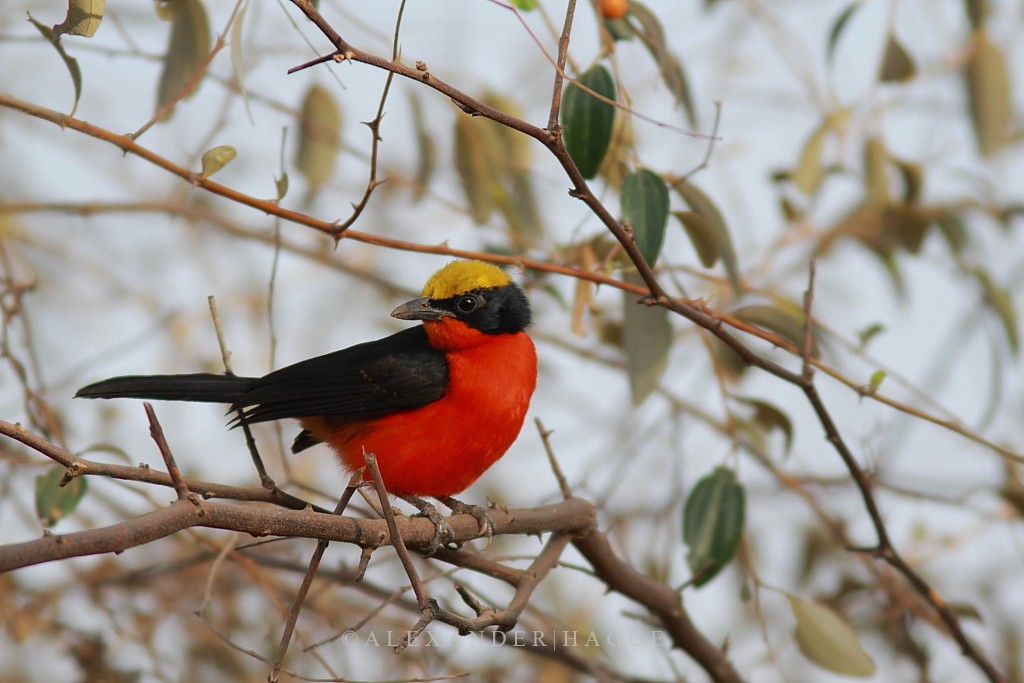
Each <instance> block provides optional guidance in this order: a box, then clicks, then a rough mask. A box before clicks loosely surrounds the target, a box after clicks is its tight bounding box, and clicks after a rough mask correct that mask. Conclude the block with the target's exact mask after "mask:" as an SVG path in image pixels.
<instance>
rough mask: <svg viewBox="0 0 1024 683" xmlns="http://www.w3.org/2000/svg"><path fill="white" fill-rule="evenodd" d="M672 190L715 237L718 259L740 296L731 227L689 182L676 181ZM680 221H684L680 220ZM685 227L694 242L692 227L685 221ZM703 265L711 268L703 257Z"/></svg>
mask: <svg viewBox="0 0 1024 683" xmlns="http://www.w3.org/2000/svg"><path fill="white" fill-rule="evenodd" d="M672 189H674V190H675V191H676V193H677V194H678V195H679V196H680V197H682V198H683V201H685V202H686V203H687V204H688V205H689V207H690V208H691V209H693V213H695V214H697V215H698V216H700V218H701V219H703V223H704V224H706V226H707V228H708V229H709V230H710V232H711V234H712V235H713V236H714V241H715V255H716V257H717V258H720V259H722V265H723V266H724V267H725V273H726V275H728V276H729V282H730V283H731V284H732V289H733V292H734V293H735V295H736V296H739V294H740V292H741V291H742V290H741V288H740V287H741V285H740V271H739V264H738V262H737V259H736V250H735V249H733V246H732V237H731V236H730V235H729V227H728V226H727V225H726V223H725V219H724V218H723V217H722V212H721V211H719V210H718V206H716V205H715V203H714V202H713V201H711V198H710V197H708V196H707V195H706V194H704V192H702V191H701V190H700V188H698V187H697V186H696V185H694V184H693V183H691V182H689V181H688V180H684V179H679V180H676V181H675V182H673V183H672ZM680 220H683V219H682V218H680ZM683 225H684V227H686V231H687V234H688V235H690V241H691V242H693V240H694V235H693V234H690V227H689V226H687V225H686V222H685V221H684V222H683ZM693 246H694V248H695V249H697V252H698V254H700V253H701V252H700V247H698V246H697V243H696V242H694V245H693ZM701 263H704V265H705V266H706V267H710V266H709V265H708V264H707V263H705V262H704V257H703V256H701ZM712 263H713V262H712Z"/></svg>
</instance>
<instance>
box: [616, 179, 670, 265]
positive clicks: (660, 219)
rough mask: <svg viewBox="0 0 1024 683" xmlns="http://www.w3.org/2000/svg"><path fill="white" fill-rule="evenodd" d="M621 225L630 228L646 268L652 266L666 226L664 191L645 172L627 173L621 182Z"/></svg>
mask: <svg viewBox="0 0 1024 683" xmlns="http://www.w3.org/2000/svg"><path fill="white" fill-rule="evenodd" d="M620 202H621V205H622V221H623V222H624V223H628V224H629V225H631V226H632V228H633V240H634V241H635V242H636V246H637V249H639V250H640V253H641V254H642V255H643V257H644V260H645V261H647V264H648V265H650V266H653V265H654V263H655V261H657V260H658V254H660V253H661V245H662V244H663V243H664V242H665V228H666V226H667V224H668V188H667V187H665V181H664V180H662V179H661V178H659V177H658V176H657V175H655V174H654V173H653V172H651V171H649V170H647V169H645V168H644V169H640V170H639V171H635V172H633V173H630V174H629V175H627V176H626V177H625V179H623V181H622V196H621V199H620Z"/></svg>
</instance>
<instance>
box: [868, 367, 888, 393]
mask: <svg viewBox="0 0 1024 683" xmlns="http://www.w3.org/2000/svg"><path fill="white" fill-rule="evenodd" d="M885 375H886V373H885V370H875V371H874V372H872V373H871V379H870V380H868V388H867V390H866V391H865V393H867V394H876V393H878V389H879V387H881V386H882V382H884V381H885Z"/></svg>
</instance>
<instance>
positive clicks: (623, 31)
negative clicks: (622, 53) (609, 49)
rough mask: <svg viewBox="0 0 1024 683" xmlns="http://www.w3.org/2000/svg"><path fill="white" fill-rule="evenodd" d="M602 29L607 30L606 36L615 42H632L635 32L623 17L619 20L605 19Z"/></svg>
mask: <svg viewBox="0 0 1024 683" xmlns="http://www.w3.org/2000/svg"><path fill="white" fill-rule="evenodd" d="M604 27H605V28H606V29H608V35H610V36H611V37H612V40H613V41H615V42H619V41H627V40H633V38H634V37H635V36H636V31H634V30H633V27H632V26H631V25H630V23H629V22H628V21H626V18H625V17H622V18H619V19H605V20H604Z"/></svg>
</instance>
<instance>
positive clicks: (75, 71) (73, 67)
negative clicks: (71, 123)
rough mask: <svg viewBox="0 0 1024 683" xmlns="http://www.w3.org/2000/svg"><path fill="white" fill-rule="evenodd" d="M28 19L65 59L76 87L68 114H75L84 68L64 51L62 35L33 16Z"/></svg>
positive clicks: (65, 64) (72, 82)
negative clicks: (61, 40)
mask: <svg viewBox="0 0 1024 683" xmlns="http://www.w3.org/2000/svg"><path fill="white" fill-rule="evenodd" d="M28 20H29V22H31V24H32V25H33V26H35V27H36V30H37V31H39V32H40V33H41V34H42V35H43V37H44V38H46V39H47V40H49V41H50V44H51V45H53V49H55V50H56V51H57V54H58V55H60V58H61V59H62V60H64V66H65V67H66V68H67V70H68V74H69V75H70V76H71V84H72V85H73V86H74V88H75V99H74V101H73V102H72V103H71V112H70V113H69V114H68V116H74V115H75V111H76V110H77V109H78V100H79V98H81V97H82V69H81V68H80V67H79V66H78V60H77V59H75V58H74V57H72V56H70V55H68V53H67V52H65V51H64V46H63V45H61V42H60V36H59V35H57V34H56V33H54V30H53V29H51V28H50V27H49V26H46V25H44V24H41V23H39V22H38V21H36V20H35V19H33V18H32V17H31V16H30V17H29V18H28Z"/></svg>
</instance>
